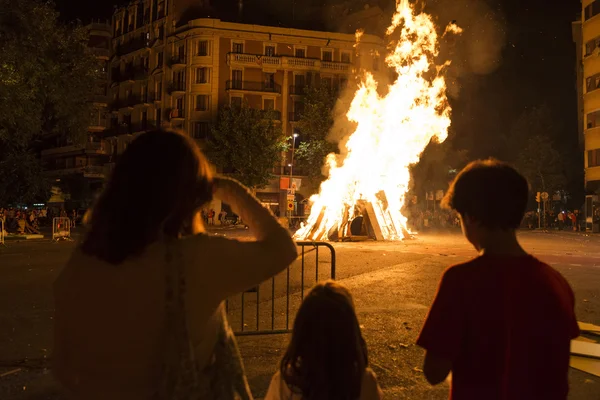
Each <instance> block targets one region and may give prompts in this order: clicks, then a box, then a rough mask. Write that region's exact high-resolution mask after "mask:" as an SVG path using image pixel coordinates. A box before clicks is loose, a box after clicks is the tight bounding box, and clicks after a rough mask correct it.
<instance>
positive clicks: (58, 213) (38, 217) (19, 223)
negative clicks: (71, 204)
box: [0, 207, 79, 235]
mask: <svg viewBox="0 0 600 400" xmlns="http://www.w3.org/2000/svg"><path fill="white" fill-rule="evenodd" d="M55 217H62V218H69V220H70V223H71V228H73V227H75V225H76V223H77V222H78V219H79V215H78V213H77V210H72V211H71V212H67V211H66V210H65V209H64V208H62V209H58V208H48V207H43V208H13V207H9V208H2V207H0V221H2V226H3V228H4V231H5V233H16V234H21V235H24V234H39V233H40V227H45V226H48V227H51V226H52V220H53V219H54V218H55Z"/></svg>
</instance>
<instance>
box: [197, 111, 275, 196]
mask: <svg viewBox="0 0 600 400" xmlns="http://www.w3.org/2000/svg"><path fill="white" fill-rule="evenodd" d="M286 143H287V140H286V138H285V137H284V136H283V133H282V132H281V128H280V127H279V126H278V125H276V124H275V123H274V122H273V115H271V114H270V113H264V112H262V111H261V110H256V109H254V108H250V107H248V106H247V105H246V104H244V105H242V106H241V107H229V106H225V107H223V108H221V110H219V117H218V121H217V124H216V126H215V127H213V129H212V132H211V135H210V137H209V138H208V140H207V149H206V150H207V156H208V157H209V159H210V160H211V161H212V162H213V163H215V164H216V165H217V166H218V167H221V168H222V169H223V170H224V171H225V172H228V171H230V172H231V174H232V176H233V177H235V178H236V179H238V180H239V181H240V182H242V183H243V184H245V185H246V186H248V187H258V188H260V187H264V186H265V185H267V184H268V183H269V180H270V179H272V177H273V175H272V174H271V171H272V170H273V167H275V166H276V165H278V164H279V163H280V162H281V157H282V153H283V152H284V151H285V150H286V149H287V144H286Z"/></svg>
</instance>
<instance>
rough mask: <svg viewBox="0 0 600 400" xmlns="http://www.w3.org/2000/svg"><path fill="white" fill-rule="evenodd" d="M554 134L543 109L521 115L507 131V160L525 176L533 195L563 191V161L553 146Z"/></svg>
mask: <svg viewBox="0 0 600 400" xmlns="http://www.w3.org/2000/svg"><path fill="white" fill-rule="evenodd" d="M558 132H559V130H558V128H557V127H556V126H555V125H554V124H553V118H552V114H551V112H550V110H549V108H548V107H546V106H544V105H542V106H539V107H534V108H532V109H530V110H527V111H525V112H523V114H522V115H521V117H520V118H519V119H518V120H517V121H516V122H515V123H514V125H513V127H512V129H511V131H510V134H509V136H508V144H509V145H508V147H509V154H510V155H512V157H511V156H509V157H507V158H508V159H509V160H510V161H512V163H513V164H514V165H515V166H516V167H517V169H518V170H519V171H520V172H521V173H522V174H523V175H525V177H526V178H527V180H528V181H529V184H530V185H531V190H532V191H533V192H537V191H545V192H553V191H556V190H564V189H565V185H566V183H567V178H566V174H565V160H564V158H563V157H562V154H561V153H560V152H559V151H557V150H556V145H555V143H556V142H555V138H556V137H557V136H558Z"/></svg>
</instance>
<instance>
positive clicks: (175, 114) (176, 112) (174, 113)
mask: <svg viewBox="0 0 600 400" xmlns="http://www.w3.org/2000/svg"><path fill="white" fill-rule="evenodd" d="M169 118H170V119H172V120H180V119H184V118H185V116H184V112H183V109H181V108H173V109H171V111H170V112H169Z"/></svg>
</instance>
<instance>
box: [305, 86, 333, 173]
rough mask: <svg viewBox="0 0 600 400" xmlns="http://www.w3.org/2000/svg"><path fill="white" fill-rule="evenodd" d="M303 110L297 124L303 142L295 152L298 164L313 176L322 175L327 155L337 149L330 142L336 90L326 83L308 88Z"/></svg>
mask: <svg viewBox="0 0 600 400" xmlns="http://www.w3.org/2000/svg"><path fill="white" fill-rule="evenodd" d="M303 102H304V111H303V112H302V116H301V117H300V121H298V123H297V125H296V126H297V128H298V130H299V131H300V134H301V136H300V144H299V145H298V149H297V151H296V155H295V157H296V160H297V161H298V166H299V167H300V168H302V170H303V171H305V172H306V174H307V175H308V176H309V177H311V178H322V173H321V171H322V168H323V165H324V163H325V157H326V156H327V154H329V153H332V152H334V151H335V150H336V149H337V145H336V144H335V143H331V142H329V141H327V135H328V134H329V131H330V130H331V128H332V126H333V107H334V105H335V102H336V96H335V94H334V92H333V91H332V90H331V89H329V88H328V87H326V86H315V87H309V88H306V90H305V96H304V100H303Z"/></svg>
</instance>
